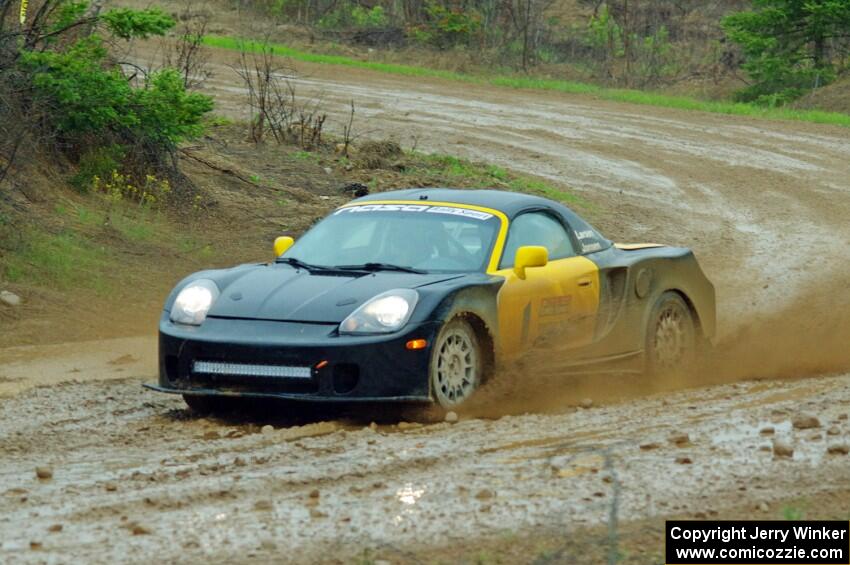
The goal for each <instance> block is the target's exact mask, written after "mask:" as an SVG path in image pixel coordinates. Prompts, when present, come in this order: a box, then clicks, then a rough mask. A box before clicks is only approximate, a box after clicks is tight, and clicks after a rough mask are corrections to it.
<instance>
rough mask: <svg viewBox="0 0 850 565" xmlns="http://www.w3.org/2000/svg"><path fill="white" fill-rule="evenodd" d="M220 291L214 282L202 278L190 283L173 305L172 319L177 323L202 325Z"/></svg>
mask: <svg viewBox="0 0 850 565" xmlns="http://www.w3.org/2000/svg"><path fill="white" fill-rule="evenodd" d="M218 295H219V291H218V287H217V286H216V284H215V283H214V282H212V281H211V280H208V279H200V280H197V281H194V282H192V283H189V286H187V287H186V288H184V289H183V290H181V291H180V294H178V295H177V299H176V300H174V305H173V306H172V307H171V321H172V322H175V323H177V324H188V325H191V326H200V325H201V324H202V323H203V321H204V320H205V319H206V317H207V312H209V311H210V308H212V305H213V304H215V301H216V300H217V299H218Z"/></svg>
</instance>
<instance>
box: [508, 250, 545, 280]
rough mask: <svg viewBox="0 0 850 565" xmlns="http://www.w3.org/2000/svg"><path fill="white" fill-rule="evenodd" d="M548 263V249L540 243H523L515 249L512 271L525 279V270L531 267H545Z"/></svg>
mask: <svg viewBox="0 0 850 565" xmlns="http://www.w3.org/2000/svg"><path fill="white" fill-rule="evenodd" d="M547 263H549V251H548V250H547V249H546V248H545V247H543V246H541V245H524V246H522V247H520V248H519V249H517V250H516V256H515V257H514V273H516V276H517V277H519V278H520V279H523V280H525V270H526V269H528V268H531V267H545V266H546V264H547Z"/></svg>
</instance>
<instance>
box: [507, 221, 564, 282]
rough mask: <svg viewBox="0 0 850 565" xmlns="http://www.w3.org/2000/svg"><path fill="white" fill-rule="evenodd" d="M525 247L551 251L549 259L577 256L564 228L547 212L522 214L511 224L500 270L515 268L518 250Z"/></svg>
mask: <svg viewBox="0 0 850 565" xmlns="http://www.w3.org/2000/svg"><path fill="white" fill-rule="evenodd" d="M525 245H542V246H543V247H545V248H546V249H548V250H549V259H564V258H565V257H572V256H574V255H575V254H576V252H575V249H574V248H573V242H572V240H570V236H569V235H567V232H566V230H565V229H564V226H563V225H562V224H561V222H559V221H558V220H556V219H555V218H553V217H552V216H550V215H549V214H546V213H545V212H529V213H526V214H522V215H521V216H517V217H516V218H515V219H514V221H512V222H511V227H510V229H509V230H508V240H507V242H505V251H504V252H503V253H502V262H501V264H500V265H499V268H500V269H507V268H508V267H513V265H514V257H516V251H517V249H519V248H520V247H523V246H525Z"/></svg>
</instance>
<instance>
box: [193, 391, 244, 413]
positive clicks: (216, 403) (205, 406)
mask: <svg viewBox="0 0 850 565" xmlns="http://www.w3.org/2000/svg"><path fill="white" fill-rule="evenodd" d="M183 400H184V401H185V402H186V404H187V405H188V406H189V408H191V409H192V411H193V412H197V413H198V414H211V413H226V412H232V411H234V410H236V409H237V408H238V407H239V405H240V402H239V401H240V400H241V399H239V398H233V397H230V396H204V395H197V394H184V395H183Z"/></svg>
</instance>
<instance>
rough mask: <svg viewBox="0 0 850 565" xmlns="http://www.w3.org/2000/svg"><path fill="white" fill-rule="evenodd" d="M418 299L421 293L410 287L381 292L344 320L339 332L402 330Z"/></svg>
mask: <svg viewBox="0 0 850 565" xmlns="http://www.w3.org/2000/svg"><path fill="white" fill-rule="evenodd" d="M418 300H419V294H418V293H417V292H416V291H415V290H411V289H408V288H401V289H397V290H390V291H387V292H384V293H382V294H379V295H378V296H376V297H374V298H372V299H371V300H369V301H368V302H366V303H365V304H363V305H362V306H361V307H360V308H358V309H357V310H355V311H354V312H352V313H351V315H349V316H348V317H347V318H346V319H345V320H343V321H342V323H341V324H340V325H339V333H343V334H377V333H390V332H394V331H397V330H400V329H401V328H402V327H404V325H405V324H406V323H407V321H408V320H409V319H410V315H411V314H413V309H414V308H416V302H417V301H418Z"/></svg>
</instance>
